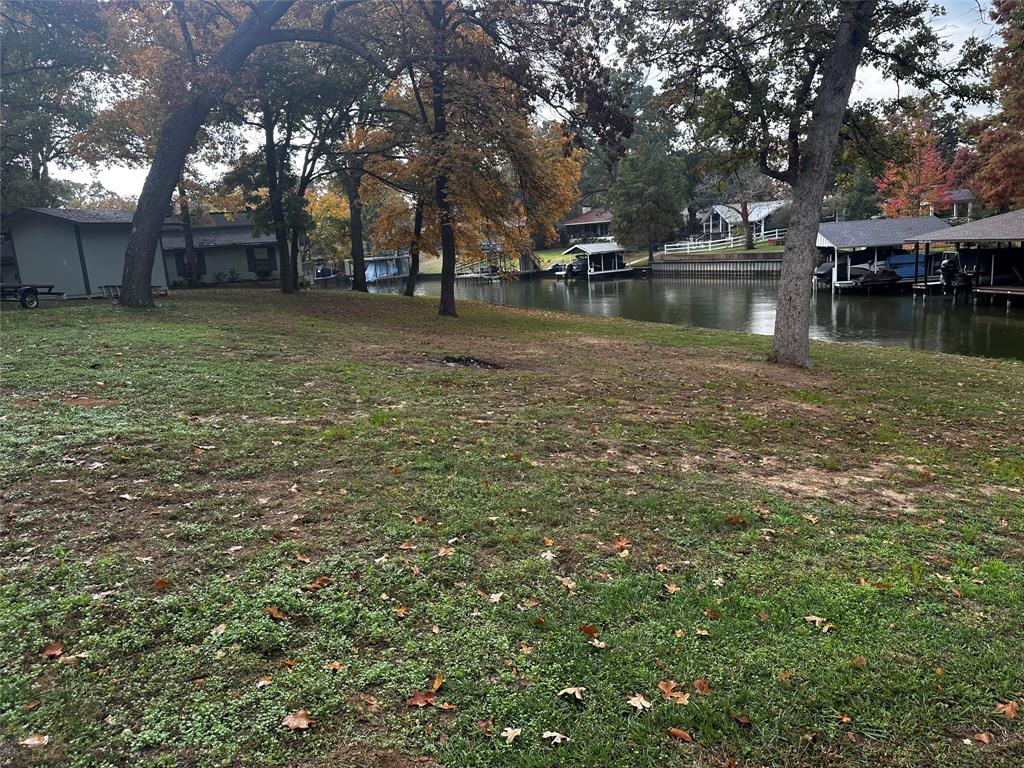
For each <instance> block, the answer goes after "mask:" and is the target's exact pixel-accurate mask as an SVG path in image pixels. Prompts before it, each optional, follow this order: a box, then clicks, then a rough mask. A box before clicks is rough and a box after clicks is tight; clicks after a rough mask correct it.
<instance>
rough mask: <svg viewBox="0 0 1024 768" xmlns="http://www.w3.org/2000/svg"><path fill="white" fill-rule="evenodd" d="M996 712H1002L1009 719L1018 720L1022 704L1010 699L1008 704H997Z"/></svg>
mask: <svg viewBox="0 0 1024 768" xmlns="http://www.w3.org/2000/svg"><path fill="white" fill-rule="evenodd" d="M996 712H1002V713H1003V717H1005V718H1006V719H1007V720H1016V719H1017V715H1019V714H1020V704H1018V703H1017V702H1016V701H1008V702H1007V703H1006V704H996Z"/></svg>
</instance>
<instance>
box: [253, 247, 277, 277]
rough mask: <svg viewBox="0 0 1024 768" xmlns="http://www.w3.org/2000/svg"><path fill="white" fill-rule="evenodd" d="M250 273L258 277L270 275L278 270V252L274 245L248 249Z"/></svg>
mask: <svg viewBox="0 0 1024 768" xmlns="http://www.w3.org/2000/svg"><path fill="white" fill-rule="evenodd" d="M245 255H246V257H247V259H248V261H249V271H250V272H253V273H255V274H257V275H269V274H270V273H271V272H273V271H274V270H276V269H277V251H276V249H275V248H274V246H272V245H268V246H265V247H264V246H261V247H259V248H246V249H245Z"/></svg>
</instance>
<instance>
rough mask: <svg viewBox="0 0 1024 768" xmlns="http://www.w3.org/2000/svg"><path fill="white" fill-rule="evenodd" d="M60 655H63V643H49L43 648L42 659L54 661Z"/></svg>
mask: <svg viewBox="0 0 1024 768" xmlns="http://www.w3.org/2000/svg"><path fill="white" fill-rule="evenodd" d="M62 653H64V643H60V642H57V643H50V644H49V645H47V646H46V647H45V648H43V658H44V659H56V658H58V657H59V656H60V655H61V654H62Z"/></svg>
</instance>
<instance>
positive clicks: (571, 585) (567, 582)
mask: <svg viewBox="0 0 1024 768" xmlns="http://www.w3.org/2000/svg"><path fill="white" fill-rule="evenodd" d="M555 578H556V579H558V581H559V583H560V584H561V585H562V586H563V587H565V588H566V590H567V591H569V592H572V591H573V590H574V589H576V582H575V581H573V580H572V579H570V578H569V577H568V576H556V577H555Z"/></svg>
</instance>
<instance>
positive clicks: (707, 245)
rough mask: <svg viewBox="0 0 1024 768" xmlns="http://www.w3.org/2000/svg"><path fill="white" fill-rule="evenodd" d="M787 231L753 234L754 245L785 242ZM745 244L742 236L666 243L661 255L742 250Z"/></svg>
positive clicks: (777, 230) (776, 230)
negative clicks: (770, 241)
mask: <svg viewBox="0 0 1024 768" xmlns="http://www.w3.org/2000/svg"><path fill="white" fill-rule="evenodd" d="M788 231H789V230H787V229H773V230H770V231H768V232H755V233H754V244H755V245H756V244H757V243H764V242H767V241H768V240H785V239H786V233H787V232H788ZM745 242H746V238H745V237H744V236H743V235H737V236H736V237H725V238H722V239H721V240H686V241H684V242H682V243H666V244H665V250H664V251H663V254H664V255H665V256H678V255H679V254H682V253H710V252H711V251H725V250H728V249H730V248H742V247H743V244H744V243H745Z"/></svg>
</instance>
